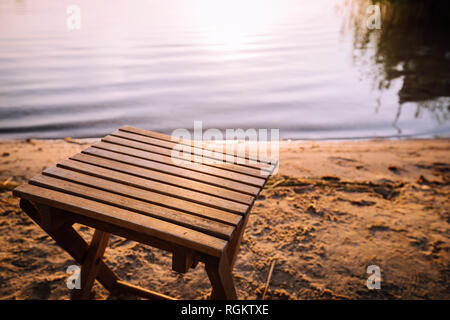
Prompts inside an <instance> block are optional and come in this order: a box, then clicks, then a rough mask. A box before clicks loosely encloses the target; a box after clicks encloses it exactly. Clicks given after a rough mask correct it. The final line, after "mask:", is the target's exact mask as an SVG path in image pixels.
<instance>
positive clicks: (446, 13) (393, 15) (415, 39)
mask: <svg viewBox="0 0 450 320" xmlns="http://www.w3.org/2000/svg"><path fill="white" fill-rule="evenodd" d="M370 5H379V6H380V9H381V29H379V30H377V29H374V30H370V29H368V28H367V27H366V19H367V18H368V17H369V16H370V14H368V13H367V12H366V10H367V8H368V7H369V6H370ZM337 9H338V11H340V13H341V14H343V15H344V17H345V18H344V25H343V32H345V31H348V30H350V32H353V35H354V37H353V39H354V43H353V46H354V49H355V50H354V56H353V59H354V62H355V63H356V64H358V65H360V66H361V67H362V68H361V69H362V70H364V71H362V72H363V76H366V77H369V78H371V79H373V81H374V82H373V83H374V88H375V89H377V90H379V91H380V92H382V91H383V90H384V89H388V88H390V86H391V83H392V81H393V80H395V79H399V78H400V79H402V82H403V83H402V87H401V89H400V90H399V92H398V98H399V106H398V111H397V115H396V117H395V119H394V122H393V126H394V127H395V128H397V130H398V133H399V134H400V133H401V129H400V128H399V127H398V126H397V121H398V119H399V118H400V115H401V112H402V106H403V105H404V104H405V103H407V102H414V103H416V105H417V110H416V112H415V117H416V118H417V117H419V116H420V115H421V114H422V113H423V112H424V111H427V112H431V113H432V115H433V116H434V117H435V119H436V120H437V121H438V123H439V124H441V123H443V122H445V121H448V120H449V119H450V41H449V30H450V1H448V0H372V1H370V0H346V1H343V3H342V4H340V5H339V6H338V8H337ZM378 107H379V106H378Z"/></svg>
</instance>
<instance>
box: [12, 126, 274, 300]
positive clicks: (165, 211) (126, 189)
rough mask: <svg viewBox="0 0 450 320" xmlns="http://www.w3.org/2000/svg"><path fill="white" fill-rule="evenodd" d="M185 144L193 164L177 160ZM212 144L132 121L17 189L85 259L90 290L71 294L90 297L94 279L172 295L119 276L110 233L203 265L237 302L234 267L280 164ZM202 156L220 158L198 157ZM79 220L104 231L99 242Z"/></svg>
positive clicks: (178, 261) (180, 262) (25, 205)
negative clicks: (257, 204) (109, 258)
mask: <svg viewBox="0 0 450 320" xmlns="http://www.w3.org/2000/svg"><path fill="white" fill-rule="evenodd" d="M176 145H179V146H180V145H181V146H184V147H189V148H190V153H188V155H189V156H190V158H191V159H190V161H186V160H185V161H184V162H183V161H173V160H174V158H173V157H174V154H173V153H172V150H173V148H174V147H175V146H176ZM211 150H214V149H213V148H212V147H211V146H209V145H206V144H205V143H198V142H195V143H194V142H193V141H190V140H182V139H177V138H174V137H171V136H167V135H163V134H160V133H156V132H151V131H147V130H141V129H137V128H133V127H129V126H126V127H123V128H121V129H119V130H117V131H115V132H113V133H112V134H110V135H108V136H106V137H105V138H103V139H102V140H101V141H100V142H98V143H96V144H94V145H92V146H91V147H89V148H87V149H86V150H84V151H82V152H81V153H79V154H76V155H74V156H73V157H71V158H69V159H67V160H63V161H61V162H60V163H58V165H57V166H56V167H52V168H48V169H46V170H45V171H44V172H42V174H40V175H38V176H36V177H34V178H32V179H30V181H29V182H28V183H27V184H25V185H21V186H19V187H17V188H16V189H15V190H14V195H15V196H18V197H20V198H21V201H20V206H21V208H22V209H23V211H25V212H26V213H27V214H28V215H29V216H30V217H31V218H32V219H33V220H34V221H35V222H36V223H37V224H38V225H39V226H40V227H41V228H42V229H43V230H45V231H46V232H47V233H48V234H49V235H50V236H51V237H52V238H53V239H54V240H55V241H56V242H57V243H58V244H59V245H60V246H61V247H62V248H63V249H64V250H66V251H67V252H68V253H69V254H70V255H71V256H72V257H73V258H74V259H75V260H76V261H77V262H78V263H79V264H80V265H81V289H78V290H76V289H74V290H73V291H72V298H73V299H87V298H89V296H90V291H91V289H92V286H93V284H94V281H95V280H98V281H99V282H100V283H101V284H102V285H103V286H104V287H105V288H106V289H107V290H108V291H109V292H110V293H111V294H112V295H118V294H120V293H122V292H128V293H132V294H135V295H137V296H141V297H145V298H151V299H171V298H170V297H167V296H165V295H163V294H160V293H156V292H153V291H150V290H146V289H143V288H139V287H136V286H133V285H131V284H128V283H126V282H124V281H121V280H120V279H119V278H118V277H117V275H116V274H115V273H114V272H113V271H112V270H111V269H110V268H109V267H108V266H107V265H106V264H105V263H104V262H103V260H102V256H103V254H104V252H105V248H106V246H107V244H108V239H109V235H110V234H115V235H118V236H121V237H125V238H127V239H130V240H134V241H138V242H140V243H144V244H147V245H150V246H153V247H157V248H160V249H163V250H167V251H169V252H172V268H173V270H175V271H177V272H181V273H185V272H187V271H188V270H189V268H191V267H195V266H196V265H197V263H198V262H203V263H204V264H205V268H206V271H207V274H208V277H209V279H210V281H211V285H212V288H213V290H212V293H211V298H215V299H237V296H236V290H235V287H234V283H233V276H232V268H233V265H234V263H235V260H236V255H237V252H238V249H239V244H240V242H241V239H242V234H243V232H244V229H245V226H246V223H247V220H248V216H249V212H250V210H251V207H252V205H253V202H254V201H255V199H256V197H257V196H258V194H259V192H260V191H261V189H262V188H263V186H264V184H265V182H266V181H267V179H268V177H269V175H270V174H271V173H272V172H273V170H274V168H275V166H276V165H277V163H270V162H269V161H265V160H258V161H253V162H251V161H249V160H251V159H252V156H251V155H248V154H247V155H245V156H244V157H243V158H245V163H244V164H242V163H241V164H239V163H236V162H238V161H237V160H239V159H238V157H237V156H234V155H231V158H232V159H233V160H234V162H235V163H229V161H227V162H225V161H224V159H222V158H223V155H224V153H225V152H224V153H220V152H219V153H213V152H211ZM202 155H203V158H200V159H205V158H206V157H207V158H208V160H211V159H215V161H214V162H211V163H210V162H208V163H205V162H204V161H202V163H199V162H198V161H196V160H198V159H199V158H196V159H194V158H193V156H197V157H202ZM228 156H230V154H228ZM175 157H176V154H175ZM181 158H183V157H181ZM181 158H180V159H176V160H181ZM243 158H242V157H241V159H240V160H243ZM74 223H79V224H83V225H86V226H89V227H92V228H95V232H94V235H93V237H92V240H91V243H90V244H87V243H86V242H85V241H84V240H83V238H82V237H81V236H80V235H79V234H78V233H77V232H76V231H75V229H74V228H73V224H74Z"/></svg>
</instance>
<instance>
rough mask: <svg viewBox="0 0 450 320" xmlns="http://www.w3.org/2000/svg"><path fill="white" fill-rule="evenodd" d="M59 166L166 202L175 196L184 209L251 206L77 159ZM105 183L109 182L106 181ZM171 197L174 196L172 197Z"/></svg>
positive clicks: (235, 209)
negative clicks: (147, 193)
mask: <svg viewBox="0 0 450 320" xmlns="http://www.w3.org/2000/svg"><path fill="white" fill-rule="evenodd" d="M58 167H62V168H66V169H70V170H74V171H78V172H81V173H85V174H88V175H90V176H93V177H99V178H103V179H105V180H110V181H115V182H120V183H123V184H126V185H130V186H134V187H137V188H141V189H145V190H149V191H153V192H155V193H160V194H161V195H166V196H169V198H167V200H165V201H166V202H167V201H169V200H170V201H172V202H173V201H175V198H178V199H181V200H184V202H183V203H184V208H179V209H182V210H189V207H190V206H194V205H203V206H204V207H205V208H206V207H211V208H215V209H218V210H221V211H228V212H232V213H237V214H245V213H246V212H247V210H248V207H249V206H248V205H244V204H242V203H238V202H234V201H230V200H225V199H222V198H218V197H214V196H210V195H206V194H203V193H199V192H194V191H190V190H186V189H182V188H178V187H175V186H171V185H167V184H164V183H161V182H157V181H153V180H149V179H145V178H140V177H136V176H133V175H130V174H126V173H122V172H118V171H115V170H110V169H106V168H102V167H99V166H94V165H90V164H87V163H83V162H79V161H75V160H70V159H69V160H63V161H61V162H60V163H58ZM104 183H108V182H107V181H104ZM171 197H174V198H173V199H172V198H171Z"/></svg>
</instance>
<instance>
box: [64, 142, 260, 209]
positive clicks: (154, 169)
mask: <svg viewBox="0 0 450 320" xmlns="http://www.w3.org/2000/svg"><path fill="white" fill-rule="evenodd" d="M71 159H73V160H78V161H81V162H85V163H89V164H95V165H97V166H101V167H104V168H111V169H114V170H117V171H120V172H124V173H129V174H133V175H136V176H139V177H143V178H148V179H151V180H155V181H159V182H163V183H167V184H171V185H175V186H178V187H181V188H186V189H190V190H194V191H198V192H202V193H206V194H210V195H213V196H217V197H220V198H224V199H228V200H232V201H236V202H241V203H243V204H247V205H249V204H250V203H251V202H252V200H253V197H252V196H250V195H248V194H244V193H241V192H237V191H232V190H228V189H224V188H222V186H221V185H220V183H219V182H220V179H218V178H215V177H211V176H209V175H205V174H199V173H195V172H193V171H189V170H184V169H179V168H176V167H172V166H168V165H164V164H161V163H158V162H154V161H148V160H143V159H140V158H135V157H132V156H126V155H123V154H119V153H115V152H111V151H107V150H103V149H97V148H88V149H86V150H84V151H83V153H82V154H77V155H75V156H73V157H71ZM167 172H169V174H168V173H167ZM171 173H175V175H172V174H171ZM183 173H186V175H184V176H183ZM191 177H192V178H191ZM203 177H205V178H208V179H207V180H210V181H213V182H215V185H210V184H207V183H204V182H203V181H202V180H201V178H203ZM189 178H190V179H189ZM191 179H193V180H191ZM217 180H218V181H217Z"/></svg>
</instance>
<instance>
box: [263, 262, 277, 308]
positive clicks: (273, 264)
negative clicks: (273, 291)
mask: <svg viewBox="0 0 450 320" xmlns="http://www.w3.org/2000/svg"><path fill="white" fill-rule="evenodd" d="M274 266H275V260H272V263H271V264H270V269H269V274H268V275H267V280H266V285H265V286H264V293H263V295H262V300H264V298H265V297H266V293H267V289H269V283H270V278H272V272H273V267H274Z"/></svg>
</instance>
